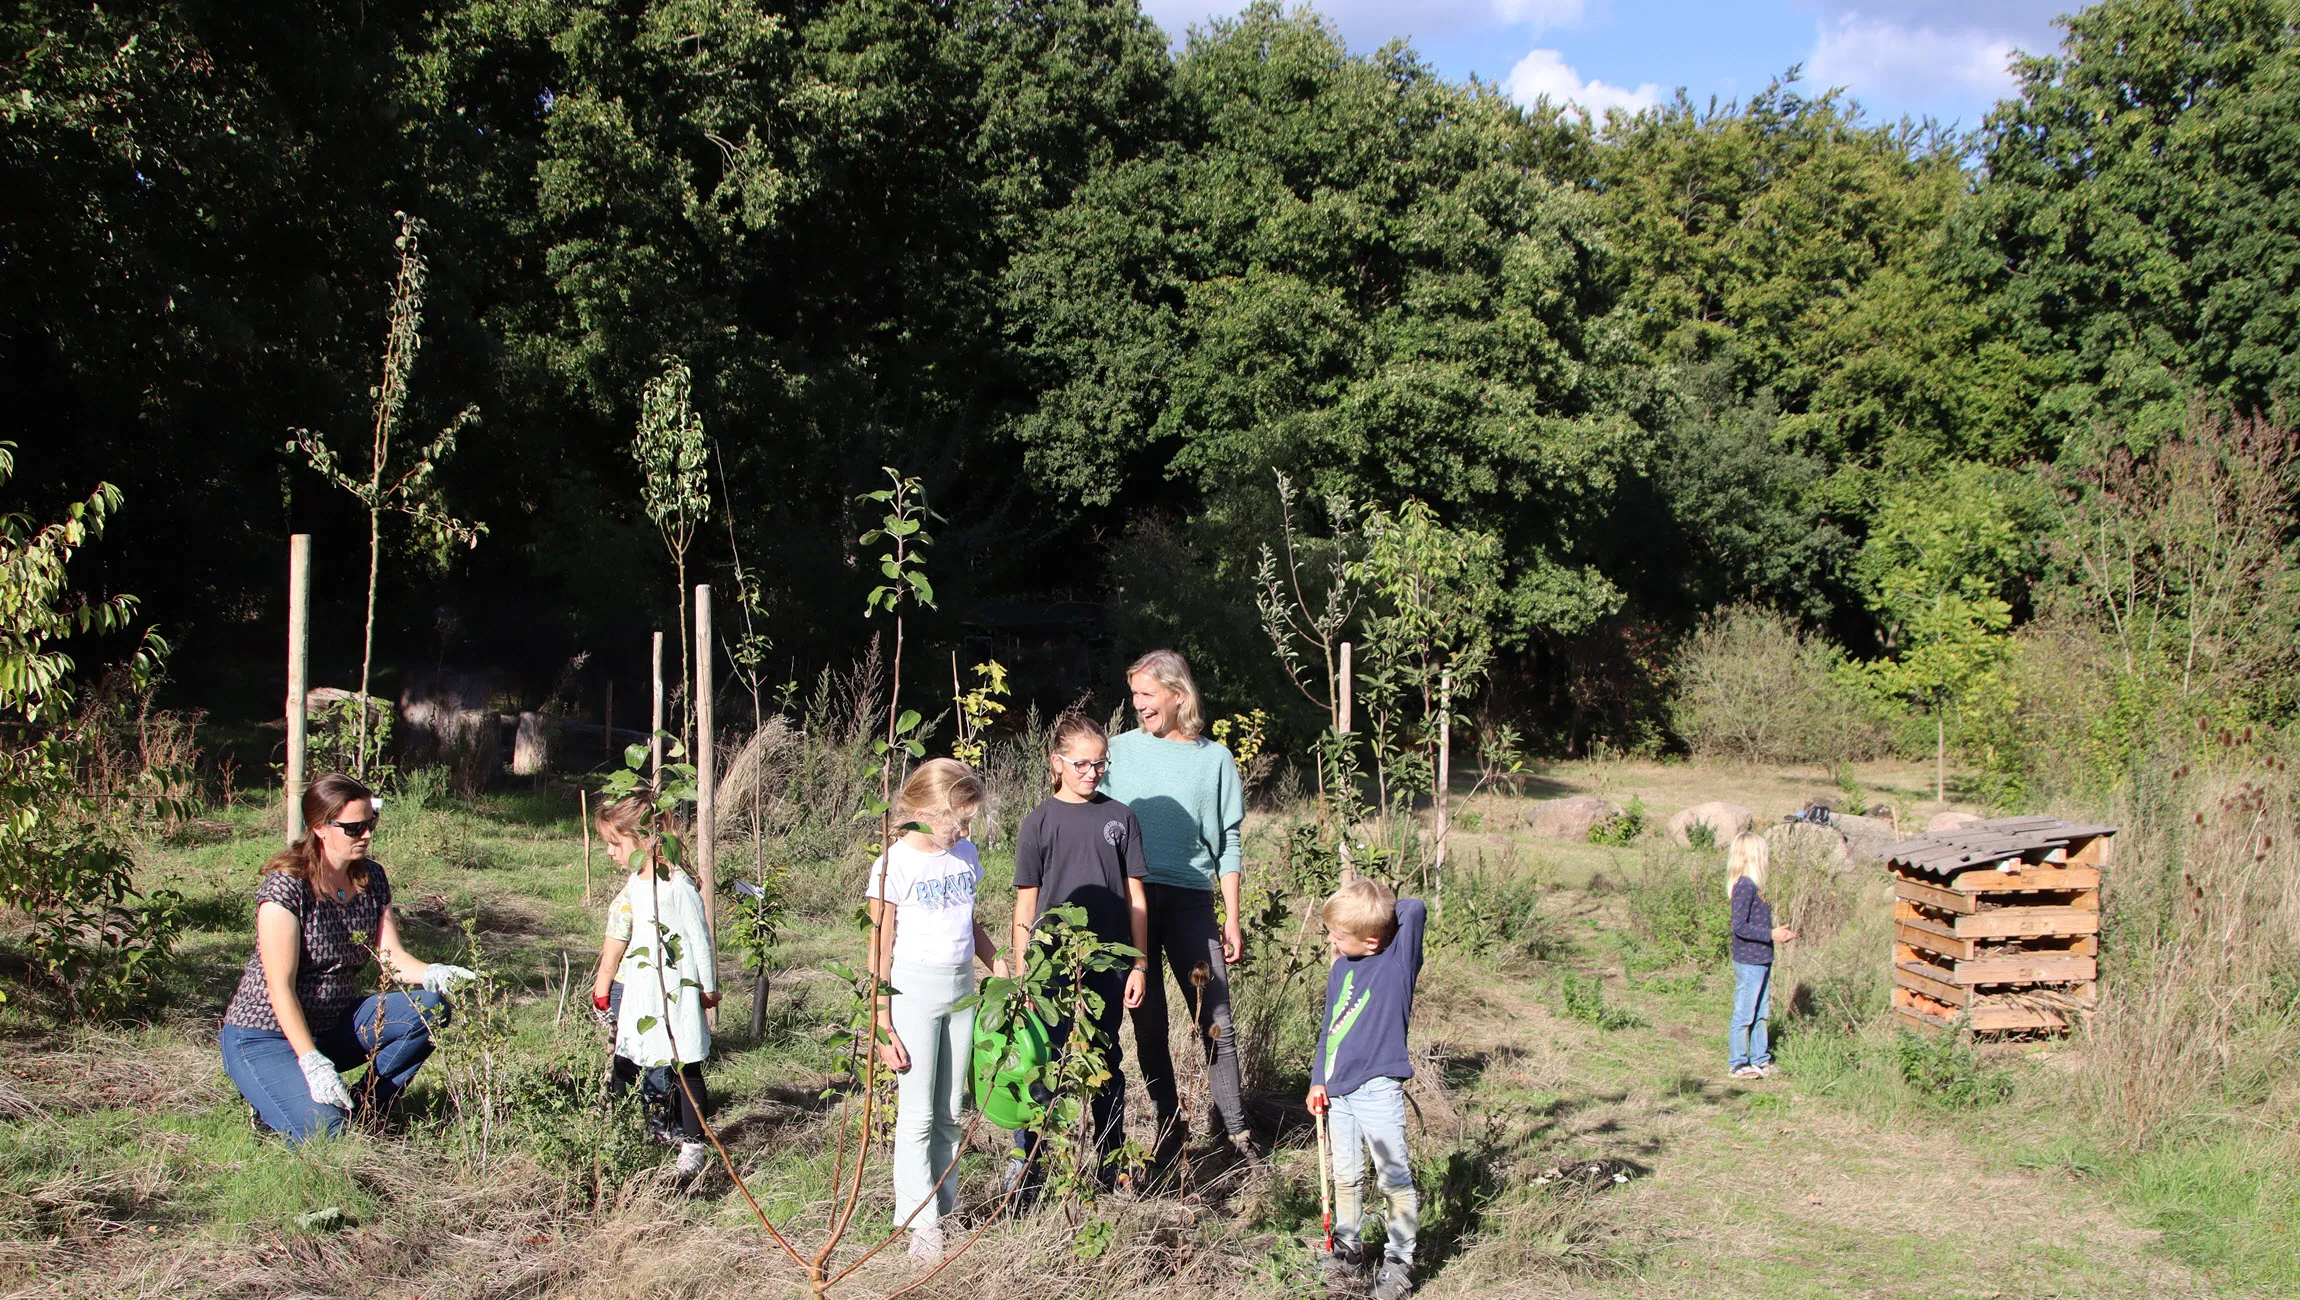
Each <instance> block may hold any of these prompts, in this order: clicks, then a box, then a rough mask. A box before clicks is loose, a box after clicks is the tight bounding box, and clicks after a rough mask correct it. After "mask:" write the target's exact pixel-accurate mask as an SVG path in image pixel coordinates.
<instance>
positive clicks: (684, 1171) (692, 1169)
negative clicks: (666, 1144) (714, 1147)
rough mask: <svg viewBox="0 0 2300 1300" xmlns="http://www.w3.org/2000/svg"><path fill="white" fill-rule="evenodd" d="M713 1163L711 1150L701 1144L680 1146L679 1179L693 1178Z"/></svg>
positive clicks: (694, 1143)
mask: <svg viewBox="0 0 2300 1300" xmlns="http://www.w3.org/2000/svg"><path fill="white" fill-rule="evenodd" d="M710 1163H711V1148H710V1147H709V1146H707V1145H705V1144H704V1143H701V1142H682V1143H680V1144H679V1177H681V1178H693V1177H694V1176H695V1175H697V1174H699V1173H701V1172H703V1170H704V1169H706V1168H708V1167H709V1165H710Z"/></svg>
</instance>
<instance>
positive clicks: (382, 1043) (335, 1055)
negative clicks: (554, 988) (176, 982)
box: [217, 989, 450, 1145]
mask: <svg viewBox="0 0 2300 1300" xmlns="http://www.w3.org/2000/svg"><path fill="white" fill-rule="evenodd" d="M379 1011H380V1012H381V1015H380V1018H379V1016H378V1012H379ZM449 1014H450V1008H449V1006H448V1003H447V999H446V998H443V997H441V996H440V995H438V994H437V993H432V992H428V991H426V990H423V989H417V990H415V991H413V992H409V993H393V994H390V995H388V996H386V995H382V994H376V995H372V996H370V997H368V998H365V999H363V1000H362V1001H361V1002H360V1004H359V1005H358V1006H356V1007H353V1008H352V1009H351V1012H350V1013H349V1014H348V1015H346V1016H344V1017H343V1019H341V1020H338V1021H337V1022H336V1023H334V1024H332V1025H324V1026H323V1025H314V1026H312V1043H313V1045H314V1046H316V1047H318V1048H319V1050H321V1051H323V1052H325V1053H327V1059H329V1060H330V1061H333V1062H335V1068H336V1069H338V1070H350V1069H352V1068H353V1067H354V1066H359V1065H370V1062H369V1059H368V1058H369V1054H370V1053H373V1054H374V1060H373V1062H372V1065H371V1067H370V1069H369V1070H368V1072H367V1077H366V1078H365V1079H362V1080H361V1081H360V1082H358V1083H356V1084H347V1085H346V1088H347V1090H348V1091H349V1092H350V1093H351V1099H352V1104H353V1105H354V1106H356V1107H358V1108H359V1109H360V1110H363V1111H367V1112H371V1113H375V1114H381V1113H382V1112H383V1109H384V1108H385V1107H387V1106H389V1105H390V1104H391V1103H392V1100H393V1099H394V1098H396V1097H398V1096H399V1094H400V1093H401V1092H403V1091H405V1090H406V1088H407V1085H408V1083H409V1082H410V1081H411V1080H413V1079H414V1078H415V1072H416V1071H417V1070H418V1069H420V1068H422V1066H423V1061H424V1058H425V1057H428V1056H430V1055H431V1028H432V1026H434V1025H444V1024H446V1023H447V1018H448V1016H449ZM217 1045H218V1046H220V1047H222V1048H223V1053H224V1073H225V1074H228V1075H230V1076H231V1078H232V1083H233V1084H234V1085H235V1086H237V1087H238V1088H239V1090H240V1095H241V1096H242V1097H245V1098H247V1099H248V1104H249V1105H251V1106H254V1107H255V1108H256V1115H257V1117H258V1118H260V1119H262V1120H263V1122H264V1127H266V1128H268V1129H270V1130H272V1131H273V1132H275V1133H278V1134H280V1135H282V1136H284V1137H285V1138H287V1140H288V1141H289V1142H290V1143H292V1144H298V1145H300V1144H301V1143H303V1142H305V1141H307V1140H309V1139H311V1138H313V1137H317V1136H318V1135H320V1134H322V1133H341V1132H343V1130H344V1125H345V1124H346V1123H348V1122H349V1121H350V1118H351V1117H350V1116H349V1115H347V1114H345V1113H344V1112H343V1111H342V1110H341V1109H339V1108H338V1107H335V1106H322V1105H320V1104H319V1103H318V1102H316V1101H313V1100H312V1099H311V1085H310V1084H308V1083H306V1082H304V1077H303V1067H302V1066H300V1065H298V1064H297V1063H296V1055H295V1048H293V1047H290V1046H289V1045H288V1040H287V1035H286V1034H283V1033H281V1032H280V1031H278V1030H277V1029H245V1028H242V1027H241V1026H239V1025H225V1026H224V1030H223V1033H221V1034H220V1035H218V1036H217Z"/></svg>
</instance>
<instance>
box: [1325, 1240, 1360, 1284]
mask: <svg viewBox="0 0 2300 1300" xmlns="http://www.w3.org/2000/svg"><path fill="white" fill-rule="evenodd" d="M1317 1255H1318V1279H1319V1281H1321V1282H1323V1283H1325V1287H1326V1289H1327V1290H1328V1291H1348V1290H1354V1289H1356V1288H1357V1286H1358V1284H1359V1283H1361V1282H1363V1281H1364V1280H1365V1276H1366V1266H1365V1259H1364V1257H1363V1255H1362V1254H1361V1253H1360V1251H1359V1249H1358V1248H1357V1247H1356V1246H1340V1245H1337V1246H1335V1247H1334V1248H1333V1249H1332V1250H1320V1251H1318V1252H1317Z"/></svg>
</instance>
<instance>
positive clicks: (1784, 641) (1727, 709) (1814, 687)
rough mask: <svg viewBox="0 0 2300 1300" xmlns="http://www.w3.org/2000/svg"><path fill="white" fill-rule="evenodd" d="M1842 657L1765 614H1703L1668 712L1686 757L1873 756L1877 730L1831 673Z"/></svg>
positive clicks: (1683, 653) (1680, 665) (1878, 747)
mask: <svg viewBox="0 0 2300 1300" xmlns="http://www.w3.org/2000/svg"><path fill="white" fill-rule="evenodd" d="M1843 662H1844V654H1843V652H1842V651H1840V650H1838V649H1837V647H1836V646H1834V645H1832V644H1830V642H1829V641H1828V640H1827V639H1826V638H1823V637H1820V636H1817V635H1814V634H1811V633H1807V632H1804V631H1802V630H1800V629H1799V628H1798V627H1796V625H1794V624H1793V623H1791V622H1790V621H1789V620H1788V619H1787V618H1784V617H1783V616H1782V615H1780V614H1778V613H1775V612H1774V611H1772V610H1767V609H1758V608H1755V607H1752V606H1748V605H1736V606H1734V607H1733V608H1731V609H1727V610H1722V611H1720V612H1718V613H1717V614H1714V615H1712V616H1711V617H1710V618H1709V619H1708V621H1706V622H1704V623H1703V624H1702V625H1701V630H1700V631H1698V632H1695V633H1694V634H1693V636H1692V637H1691V638H1689V639H1688V640H1687V641H1686V642H1685V645H1684V647H1683V649H1681V650H1680V651H1679V653H1678V657H1677V692H1676V695H1675V697H1674V698H1672V699H1671V701H1670V706H1669V707H1670V716H1671V719H1672V723H1673V725H1674V726H1675V727H1676V729H1677V734H1678V735H1680V736H1682V737H1684V739H1685V743H1686V745H1687V747H1688V748H1690V749H1691V750H1692V751H1693V752H1694V753H1695V754H1697V755H1701V756H1703V757H1709V758H1738V759H1743V760H1746V761H1748V762H1752V763H1841V762H1845V761H1847V760H1850V759H1863V758H1875V757H1878V756H1879V755H1881V754H1883V753H1884V752H1885V751H1886V740H1887V738H1886V736H1885V734H1884V732H1883V730H1882V729H1881V728H1880V727H1879V726H1878V725H1877V724H1876V722H1875V721H1874V719H1873V718H1872V717H1871V716H1870V709H1869V707H1868V706H1867V704H1866V703H1865V701H1864V699H1863V696H1862V694H1861V693H1860V692H1859V691H1858V690H1856V689H1854V688H1853V687H1852V686H1851V685H1850V684H1849V683H1848V682H1847V681H1846V680H1845V679H1844V677H1843V676H1842V674H1840V673H1839V671H1838V669H1839V667H1840V665H1841V664H1842V663H1843Z"/></svg>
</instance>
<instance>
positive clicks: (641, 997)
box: [591, 795, 719, 1178]
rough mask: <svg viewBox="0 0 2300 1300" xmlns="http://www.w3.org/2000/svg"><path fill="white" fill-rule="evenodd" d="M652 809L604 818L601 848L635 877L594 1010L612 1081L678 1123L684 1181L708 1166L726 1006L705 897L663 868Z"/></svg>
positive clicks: (611, 938) (612, 923) (602, 969)
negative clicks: (710, 1085) (607, 1038)
mask: <svg viewBox="0 0 2300 1300" xmlns="http://www.w3.org/2000/svg"><path fill="white" fill-rule="evenodd" d="M653 813H654V807H653V805H651V804H650V803H648V801H647V800H646V799H644V798H641V797H639V796H637V795H633V796H631V797H629V798H625V799H618V800H616V801H615V802H614V803H611V804H609V805H607V806H606V807H605V808H602V809H600V810H599V815H598V819H597V825H598V828H599V838H600V839H601V840H602V841H603V842H604V843H605V844H606V846H607V852H608V854H609V856H611V857H613V858H614V859H615V860H616V861H617V862H620V863H622V864H623V866H624V868H625V869H626V870H628V871H629V872H630V873H631V876H630V879H628V880H626V881H624V882H623V889H622V892H620V893H618V894H616V895H615V901H614V902H612V903H609V904H608V905H607V935H606V939H605V940H604V941H603V942H602V943H601V944H600V945H599V969H598V971H597V972H596V973H595V974H593V976H592V977H591V1005H592V1006H594V1007H596V1008H598V1009H599V1010H600V1011H601V1012H603V1013H606V1014H607V1015H609V1016H611V1017H612V1018H613V1021H614V1025H615V1063H614V1076H613V1077H614V1081H615V1087H616V1091H617V1092H623V1091H627V1090H628V1089H629V1088H630V1086H631V1085H632V1083H633V1082H635V1081H637V1080H639V1079H640V1078H641V1076H642V1072H643V1073H644V1076H645V1078H646V1080H647V1082H646V1084H645V1085H644V1086H643V1087H642V1090H641V1095H642V1097H645V1098H647V1099H648V1100H649V1101H650V1103H651V1108H652V1107H654V1106H660V1107H662V1108H664V1109H675V1110H676V1111H677V1112H678V1116H679V1136H680V1144H679V1166H678V1168H679V1176H680V1177H682V1178H692V1177H694V1176H695V1175H696V1174H699V1173H701V1172H702V1171H703V1167H704V1166H705V1165H706V1164H708V1163H709V1162H710V1157H711V1149H710V1148H709V1147H708V1146H706V1145H705V1144H704V1142H703V1111H704V1110H705V1108H707V1107H708V1106H709V1105H710V1093H709V1092H707V1091H706V1090H705V1089H704V1087H703V1062H704V1061H705V1060H707V1059H709V1057H710V1055H711V1024H710V1019H709V1017H708V1016H706V1015H705V1014H704V1012H705V1011H706V1010H708V1009H709V1008H711V1007H715V1006H717V1005H718V1004H719V974H718V954H717V953H716V951H714V949H713V948H712V945H711V928H710V926H709V925H708V924H706V923H705V922H704V920H703V894H702V891H701V890H699V889H697V888H696V887H695V882H694V880H693V879H691V878H690V877H689V876H688V875H687V873H686V872H684V871H681V870H679V869H678V867H676V866H673V865H671V864H670V863H668V862H666V861H665V860H664V858H663V855H662V853H661V852H660V851H658V849H657V847H656V845H657V840H656V836H655V833H654V828H653V827H652V826H651V825H650V824H649V822H650V818H651V816H652V815H653Z"/></svg>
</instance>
